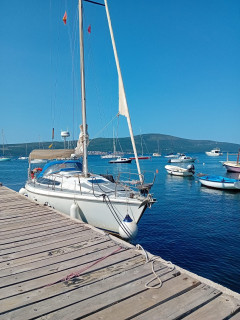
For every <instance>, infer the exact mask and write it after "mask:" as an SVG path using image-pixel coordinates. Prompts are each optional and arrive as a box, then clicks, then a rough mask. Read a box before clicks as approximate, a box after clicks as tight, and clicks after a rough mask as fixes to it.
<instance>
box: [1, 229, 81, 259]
mask: <svg viewBox="0 0 240 320" xmlns="http://www.w3.org/2000/svg"><path fill="white" fill-rule="evenodd" d="M76 229H77V230H78V231H79V232H81V231H84V230H85V228H84V227H83V226H80V225H76V224H75V225H67V226H66V227H65V226H61V227H59V228H56V229H55V228H54V225H53V228H52V230H51V231H50V230H48V231H43V232H39V233H36V234H35V235H30V237H27V238H26V240H22V241H16V242H11V243H6V244H2V245H1V249H0V254H1V255H2V254H4V253H5V251H6V250H8V249H9V250H10V249H12V248H13V249H14V250H15V252H16V250H22V249H21V248H22V247H23V246H25V245H27V244H34V243H36V242H37V243H39V242H41V241H44V240H45V239H46V238H49V237H54V236H55V235H58V234H60V233H61V232H64V231H68V232H72V231H76Z"/></svg>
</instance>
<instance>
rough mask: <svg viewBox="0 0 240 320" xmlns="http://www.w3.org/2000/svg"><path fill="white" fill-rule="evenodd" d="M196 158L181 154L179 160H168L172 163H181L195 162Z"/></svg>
mask: <svg viewBox="0 0 240 320" xmlns="http://www.w3.org/2000/svg"><path fill="white" fill-rule="evenodd" d="M195 160H196V158H192V157H188V156H186V155H185V154H180V156H179V157H177V158H171V159H169V160H168V162H170V163H181V162H194V161H195Z"/></svg>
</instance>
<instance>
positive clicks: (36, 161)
mask: <svg viewBox="0 0 240 320" xmlns="http://www.w3.org/2000/svg"><path fill="white" fill-rule="evenodd" d="M45 162H47V160H45V159H33V160H31V164H34V163H45Z"/></svg>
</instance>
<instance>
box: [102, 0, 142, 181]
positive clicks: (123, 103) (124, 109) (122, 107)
mask: <svg viewBox="0 0 240 320" xmlns="http://www.w3.org/2000/svg"><path fill="white" fill-rule="evenodd" d="M104 3H105V8H106V14H107V20H108V26H109V31H110V36H111V40H112V46H113V52H114V57H115V62H116V66H117V72H118V86H119V114H121V115H123V116H125V117H126V118H127V123H128V128H129V133H130V138H131V142H132V147H133V152H134V155H135V159H136V165H137V169H138V175H139V180H140V181H141V182H143V178H142V174H141V170H140V165H139V161H138V155H137V149H136V145H135V141H134V136H133V131H132V124H131V119H130V115H129V111H128V105H127V99H126V94H125V90H124V85H123V80H122V73H121V69H120V64H119V60H118V54H117V48H116V44H115V40H114V35H113V30H112V23H111V19H110V14H109V10H108V4H107V0H104Z"/></svg>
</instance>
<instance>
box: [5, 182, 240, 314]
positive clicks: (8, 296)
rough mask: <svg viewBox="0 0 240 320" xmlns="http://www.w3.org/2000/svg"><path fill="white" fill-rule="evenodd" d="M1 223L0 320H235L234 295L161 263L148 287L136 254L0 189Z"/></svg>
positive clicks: (141, 257)
mask: <svg viewBox="0 0 240 320" xmlns="http://www.w3.org/2000/svg"><path fill="white" fill-rule="evenodd" d="M0 222H1V223H0V231H1V232H0V301H1V303H0V319H18V320H21V319H23V320H26V319H42V320H43V319H44V320H47V319H58V320H59V319H68V320H71V319H83V318H87V319H114V318H117V319H187V320H188V319H216V320H219V319H234V320H235V319H240V298H239V295H238V294H237V293H234V292H232V291H230V290H228V289H226V288H224V287H222V286H219V285H216V284H214V283H212V282H210V281H209V280H207V279H203V278H200V277H198V276H196V275H194V274H190V273H189V272H187V271H186V270H182V269H180V268H178V267H176V266H174V267H173V266H172V265H169V264H167V263H166V262H165V261H163V260H162V259H160V261H157V262H155V263H154V268H155V270H156V272H157V274H158V276H159V277H160V279H161V281H162V286H161V287H160V288H157V289H152V288H147V287H146V286H145V285H146V284H147V283H148V282H149V281H150V280H151V279H152V278H153V277H154V275H153V273H152V266H151V262H148V263H146V259H145V254H144V252H143V251H142V250H137V248H136V247H134V246H132V245H130V244H128V243H126V242H124V241H122V240H120V239H117V238H115V237H112V236H109V235H107V234H105V233H103V232H102V231H99V230H97V229H96V228H93V227H91V226H88V225H87V224H84V223H82V222H81V221H77V220H74V219H70V218H69V217H66V216H64V215H63V214H61V213H59V212H57V211H56V210H53V209H51V208H48V207H44V206H41V205H38V204H37V203H34V202H30V201H29V200H28V199H27V198H25V197H24V196H21V195H19V194H18V193H16V192H14V191H12V190H10V189H8V188H6V187H3V186H2V187H0ZM150 256H151V255H150ZM158 283H159V282H158V281H157V280H154V281H153V282H151V283H150V284H149V285H157V284H158Z"/></svg>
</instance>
